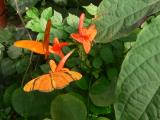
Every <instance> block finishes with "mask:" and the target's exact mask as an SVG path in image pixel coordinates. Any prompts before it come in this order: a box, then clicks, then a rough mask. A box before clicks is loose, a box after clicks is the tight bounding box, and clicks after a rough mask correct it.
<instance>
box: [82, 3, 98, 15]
mask: <svg viewBox="0 0 160 120" xmlns="http://www.w3.org/2000/svg"><path fill="white" fill-rule="evenodd" d="M83 8H85V9H86V10H87V12H88V13H89V14H91V15H96V13H97V6H95V5H93V4H92V3H91V4H89V5H88V6H83Z"/></svg>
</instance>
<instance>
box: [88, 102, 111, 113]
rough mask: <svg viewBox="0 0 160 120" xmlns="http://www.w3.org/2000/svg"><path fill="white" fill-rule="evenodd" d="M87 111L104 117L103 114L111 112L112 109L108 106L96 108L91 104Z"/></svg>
mask: <svg viewBox="0 0 160 120" xmlns="http://www.w3.org/2000/svg"><path fill="white" fill-rule="evenodd" d="M89 110H90V111H91V112H92V113H93V114H94V115H100V114H101V115H102V114H103V115H104V114H109V113H111V112H112V108H111V107H110V106H105V107H98V106H95V105H93V104H91V105H90V106H89Z"/></svg>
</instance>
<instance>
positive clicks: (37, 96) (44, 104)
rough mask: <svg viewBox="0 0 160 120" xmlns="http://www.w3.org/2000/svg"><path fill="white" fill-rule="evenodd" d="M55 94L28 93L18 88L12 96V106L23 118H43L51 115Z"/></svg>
mask: <svg viewBox="0 0 160 120" xmlns="http://www.w3.org/2000/svg"><path fill="white" fill-rule="evenodd" d="M55 94H56V93H54V94H53V93H41V92H36V91H34V92H30V93H27V92H24V91H23V90H22V89H21V88H18V89H16V90H15V91H14V93H13V95H12V105H13V108H14V109H15V111H16V112H17V113H19V114H20V115H21V116H24V117H29V116H37V117H42V116H45V115H48V114H49V111H50V103H51V100H52V99H53V97H54V95H55ZM42 108H43V109H42Z"/></svg>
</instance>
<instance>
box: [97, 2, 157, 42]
mask: <svg viewBox="0 0 160 120" xmlns="http://www.w3.org/2000/svg"><path fill="white" fill-rule="evenodd" d="M159 8H160V1H159V0H156V1H155V0H134V1H133V0H132V1H131V0H103V1H102V2H101V3H100V5H99V6H98V10H97V15H96V19H95V23H96V26H97V29H98V35H97V37H96V42H99V43H107V42H111V41H112V40H115V39H117V38H119V37H122V36H125V35H126V34H128V33H129V32H130V31H131V30H133V29H135V28H136V27H137V26H139V25H140V24H141V23H143V21H145V19H146V17H147V16H149V15H151V14H154V13H156V12H158V11H159V10H160V9H159Z"/></svg>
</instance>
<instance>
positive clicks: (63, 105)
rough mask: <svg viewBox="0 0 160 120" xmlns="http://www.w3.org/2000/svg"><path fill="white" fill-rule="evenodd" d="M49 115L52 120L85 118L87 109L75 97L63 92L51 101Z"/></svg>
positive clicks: (79, 119)
mask: <svg viewBox="0 0 160 120" xmlns="http://www.w3.org/2000/svg"><path fill="white" fill-rule="evenodd" d="M51 116H52V119H53V120H86V117H87V109H86V106H85V104H84V103H83V102H82V101H81V100H80V99H78V98H77V97H75V96H72V95H69V94H64V95H59V96H57V97H56V98H55V99H54V100H53V101H52V104H51Z"/></svg>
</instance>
